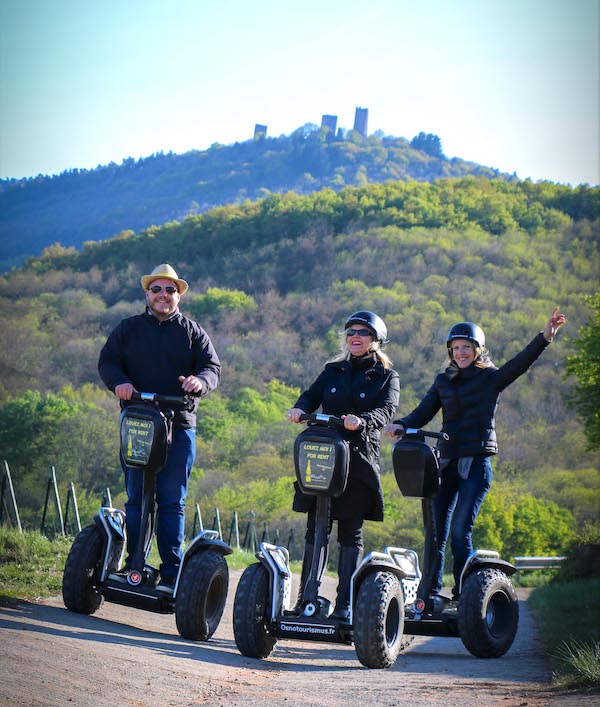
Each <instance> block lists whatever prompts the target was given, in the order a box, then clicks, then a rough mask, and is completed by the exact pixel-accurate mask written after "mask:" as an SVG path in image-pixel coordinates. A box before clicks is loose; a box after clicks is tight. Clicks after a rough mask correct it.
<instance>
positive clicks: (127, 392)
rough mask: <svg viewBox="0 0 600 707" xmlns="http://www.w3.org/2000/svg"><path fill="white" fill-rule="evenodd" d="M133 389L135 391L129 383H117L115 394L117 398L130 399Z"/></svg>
mask: <svg viewBox="0 0 600 707" xmlns="http://www.w3.org/2000/svg"><path fill="white" fill-rule="evenodd" d="M134 391H135V392H137V391H136V390H135V388H134V387H133V386H132V385H131V383H119V385H116V386H115V395H116V396H117V398H119V400H131V395H132V393H133V392H134Z"/></svg>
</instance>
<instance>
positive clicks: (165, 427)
mask: <svg viewBox="0 0 600 707" xmlns="http://www.w3.org/2000/svg"><path fill="white" fill-rule="evenodd" d="M132 400H136V401H140V404H136V405H131V406H128V407H126V408H125V409H124V410H123V412H122V413H121V421H120V433H121V454H122V456H123V459H124V460H125V463H126V465H127V467H128V472H129V473H137V474H143V496H142V507H141V520H140V533H139V542H138V544H137V547H136V548H135V549H134V551H133V556H132V557H131V562H130V565H129V566H128V567H127V568H125V569H122V570H119V567H121V565H122V562H123V555H124V552H125V548H126V545H127V531H126V527H125V513H123V511H121V510H119V509H117V508H109V507H102V508H100V511H99V513H98V515H96V516H95V517H94V522H93V524H91V525H89V526H87V527H86V528H84V529H83V530H82V531H81V532H80V533H79V535H78V536H77V537H76V538H75V541H74V542H73V545H72V547H71V550H70V552H69V555H68V557H67V561H66V564H65V570H64V574H63V586H62V590H63V600H64V602H65V606H66V607H67V609H69V610H70V611H74V612H76V613H80V614H93V613H94V612H95V611H97V610H98V609H99V608H100V606H101V604H102V602H103V601H104V600H106V601H108V602H114V603H116V604H123V605H125V606H131V607H134V608H136V609H144V610H147V611H154V612H157V613H161V614H172V613H174V614H175V619H176V623H177V629H178V631H179V633H180V634H181V636H183V637H184V638H188V639H190V640H193V641H206V640H208V639H209V638H210V637H211V636H212V635H213V633H214V632H215V631H216V629H217V627H218V625H219V622H220V620H221V617H222V615H223V609H224V608H225V601H226V599H227V589H228V586H229V569H228V567H227V561H226V560H225V555H229V554H231V553H232V552H233V550H232V549H231V548H230V547H229V545H227V544H226V543H224V542H222V541H221V540H219V539H218V533H217V531H215V530H205V531H203V532H201V533H200V534H199V535H197V536H196V537H195V538H193V540H192V541H191V542H190V543H189V545H188V546H187V548H186V550H185V552H184V554H183V557H182V560H181V564H180V566H179V571H178V574H177V578H176V581H175V585H174V586H173V587H170V586H167V585H166V584H165V585H161V584H160V583H159V579H160V576H159V571H158V569H157V568H155V567H152V566H151V565H150V564H149V563H148V562H147V560H148V556H149V554H150V550H151V547H152V541H153V537H154V525H155V523H154V521H155V481H156V475H157V474H158V473H160V470H161V469H162V468H163V467H164V465H165V461H166V459H167V454H168V446H169V442H170V435H171V429H172V418H173V409H171V408H181V409H188V410H191V409H193V404H194V401H193V396H189V395H185V396H182V397H178V396H169V395H158V394H155V393H134V394H133V396H132ZM159 405H162V406H163V409H161V408H160V407H159ZM165 406H168V408H169V409H164V408H165Z"/></svg>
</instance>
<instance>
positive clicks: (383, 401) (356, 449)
mask: <svg viewBox="0 0 600 707" xmlns="http://www.w3.org/2000/svg"><path fill="white" fill-rule="evenodd" d="M351 361H352V362H351ZM351 361H341V362H339V363H328V364H326V365H325V368H324V369H323V371H322V372H321V373H320V375H319V376H318V378H317V379H316V380H315V382H314V383H313V384H312V385H311V386H310V388H309V389H308V390H306V391H304V393H302V395H301V396H300V397H299V398H298V400H297V402H296V404H295V405H294V407H297V408H300V409H301V410H304V412H307V413H311V412H315V411H316V410H317V409H318V408H319V406H321V408H322V411H323V413H324V414H326V415H335V416H337V417H339V416H341V415H348V414H354V415H358V416H359V417H361V418H362V419H363V420H364V421H365V422H366V427H363V428H361V429H360V430H357V431H356V432H350V431H349V430H343V431H342V432H341V433H342V434H343V435H344V436H345V438H346V439H347V440H348V442H349V443H350V483H351V482H352V480H357V481H361V482H362V483H364V484H366V485H367V486H369V487H370V488H371V489H373V491H374V494H373V499H374V502H373V503H372V504H371V507H369V508H365V509H363V511H364V512H365V517H366V518H367V519H368V520H383V491H382V489H381V482H380V479H379V473H380V472H379V456H380V444H381V440H380V436H381V429H382V428H383V427H384V426H385V425H387V423H388V422H389V421H390V420H391V419H392V416H393V414H394V411H395V410H396V407H397V405H398V397H399V394H400V380H399V377H398V373H397V372H396V371H394V370H393V369H391V368H387V369H386V368H384V367H383V365H382V364H381V363H380V362H379V360H377V359H375V360H374V358H373V356H368V357H366V358H363V359H355V358H352V359H351ZM345 495H346V492H344V494H342V495H341V496H340V497H339V498H337V499H334V501H335V503H334V506H333V516H332V517H334V518H336V517H339V516H338V515H337V513H336V508H337V510H340V509H341V508H342V507H343V505H344V496H345ZM313 502H314V497H311V496H305V495H304V494H302V493H301V492H300V491H298V487H297V486H296V496H295V498H294V506H293V508H294V510H296V511H300V512H306V511H307V510H308V509H309V508H310V506H311V505H312V504H313Z"/></svg>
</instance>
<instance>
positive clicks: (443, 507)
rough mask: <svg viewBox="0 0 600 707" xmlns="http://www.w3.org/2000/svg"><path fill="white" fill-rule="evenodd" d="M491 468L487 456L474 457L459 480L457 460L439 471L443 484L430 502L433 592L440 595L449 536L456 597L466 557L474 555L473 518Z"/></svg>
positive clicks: (479, 504) (490, 473)
mask: <svg viewBox="0 0 600 707" xmlns="http://www.w3.org/2000/svg"><path fill="white" fill-rule="evenodd" d="M491 483H492V465H491V462H490V458H489V457H484V456H477V457H473V462H472V464H471V469H470V471H469V476H468V478H466V479H463V478H461V476H460V475H459V473H458V460H457V459H452V460H451V461H450V463H449V464H448V465H447V466H446V467H445V468H444V470H443V471H442V483H441V486H440V491H439V493H438V495H437V496H436V497H435V498H434V499H433V517H434V522H435V527H436V532H437V537H438V548H437V557H436V564H437V575H434V576H435V577H436V579H434V583H433V587H432V590H433V592H440V591H441V589H442V581H443V580H442V577H443V574H444V552H445V550H446V542H447V540H448V537H450V547H451V548H452V555H453V557H454V585H455V586H454V589H453V591H452V595H453V597H454V598H455V599H456V598H458V584H459V580H460V575H461V572H462V570H463V567H464V566H465V563H466V561H467V559H468V557H469V555H470V554H471V553H472V552H473V542H472V538H471V536H472V532H473V526H474V525H475V519H476V518H477V514H478V513H479V509H480V508H481V504H482V503H483V499H484V498H485V497H486V495H487V492H488V491H489V490H490V486H491Z"/></svg>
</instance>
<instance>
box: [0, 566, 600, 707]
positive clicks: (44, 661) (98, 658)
mask: <svg viewBox="0 0 600 707" xmlns="http://www.w3.org/2000/svg"><path fill="white" fill-rule="evenodd" d="M239 576H240V572H236V571H232V572H231V580H230V590H229V596H228V601H227V607H226V609H225V614H224V617H223V621H222V622H221V625H220V626H219V628H218V630H217V632H216V634H215V636H214V637H213V638H212V639H211V640H210V641H209V642H208V643H193V642H191V641H186V640H184V639H182V638H181V637H180V636H179V634H178V633H177V630H176V627H175V619H174V617H173V616H172V615H161V614H152V613H148V612H144V611H136V610H134V609H129V608H127V607H122V606H118V605H116V604H107V603H104V605H103V606H102V608H101V609H100V610H99V611H98V612H97V613H96V614H95V615H93V616H82V615H78V614H72V613H70V612H68V611H67V610H66V609H65V608H64V605H63V603H62V599H61V598H60V597H56V598H54V599H51V600H48V601H44V602H41V603H23V604H19V605H17V606H15V607H4V608H0V704H1V705H11V706H12V705H27V706H40V707H41V706H42V705H43V706H44V707H52V706H54V705H69V704H73V705H77V707H98V706H99V705H111V706H113V705H127V706H130V707H145V706H150V705H152V706H154V705H161V706H162V705H174V706H178V707H179V706H191V705H203V704H206V705H232V706H235V705H244V706H258V705H260V706H261V707H262V706H263V705H267V706H271V705H273V706H275V705H278V706H279V705H286V706H296V705H303V706H309V705H315V706H316V705H319V706H327V707H329V706H331V707H338V706H344V707H347V706H348V705H369V704H372V705H383V706H384V707H387V706H391V705H411V707H419V706H421V705H423V706H428V705H444V706H445V707H454V706H458V705H461V706H462V705H478V707H489V706H491V705H496V706H497V705H502V706H503V707H517V706H518V707H525V706H527V707H541V706H546V705H552V707H555V706H556V707H559V706H560V707H563V706H571V705H573V706H577V707H579V705H581V707H583V705H584V704H585V705H586V707H587V706H588V705H590V704H596V705H598V704H600V701H598V702H590V698H589V697H587V698H584V697H582V696H566V695H557V694H555V693H552V692H551V691H550V690H549V689H548V687H547V684H548V681H549V679H550V673H549V667H548V665H547V663H546V662H545V661H544V659H543V655H542V652H541V647H540V643H539V640H538V637H537V633H536V630H535V626H534V623H533V618H532V615H531V612H530V611H529V609H528V607H527V604H526V603H525V602H524V601H521V606H520V609H521V622H520V626H519V632H518V635H517V639H516V641H515V643H514V645H513V647H512V648H511V650H510V651H509V652H508V653H507V655H506V656H504V657H503V658H501V659H499V660H478V659H476V658H473V657H472V656H471V655H470V654H469V653H468V652H467V651H466V650H465V649H464V648H463V645H462V643H461V642H460V640H459V639H448V638H429V637H415V638H414V640H413V642H412V643H411V644H410V646H409V647H408V648H407V649H406V650H405V651H404V652H403V653H402V654H401V655H400V657H399V658H398V660H397V662H396V664H395V665H394V666H393V667H392V668H391V669H389V670H368V669H367V668H364V667H362V666H361V664H360V663H359V662H358V660H357V658H356V654H355V652H354V649H353V648H352V647H350V646H338V645H332V644H324V643H310V642H299V641H285V642H279V643H278V644H277V647H276V649H275V651H274V653H273V654H272V656H271V657H270V658H269V659H267V660H264V661H261V660H254V659H250V658H244V657H243V656H241V655H240V654H239V653H238V651H237V649H236V646H235V642H234V640H233V631H232V627H231V616H232V604H233V597H234V594H235V588H236V586H237V581H238V579H239ZM323 593H324V594H325V595H326V596H329V597H333V596H334V595H335V582H334V580H332V579H330V578H327V579H326V585H325V590H324V592H323Z"/></svg>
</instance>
